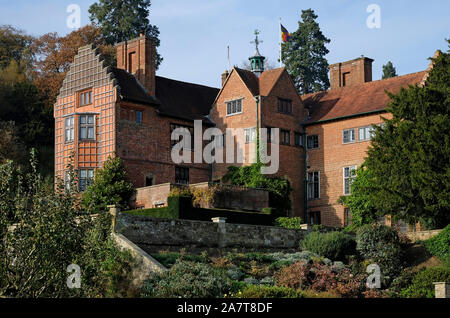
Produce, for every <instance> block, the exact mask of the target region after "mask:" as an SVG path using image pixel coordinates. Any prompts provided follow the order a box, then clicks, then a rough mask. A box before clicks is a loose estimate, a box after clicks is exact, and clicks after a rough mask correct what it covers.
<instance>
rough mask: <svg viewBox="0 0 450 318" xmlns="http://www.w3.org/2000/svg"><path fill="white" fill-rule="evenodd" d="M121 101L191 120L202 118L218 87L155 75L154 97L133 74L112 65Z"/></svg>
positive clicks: (217, 91)
mask: <svg viewBox="0 0 450 318" xmlns="http://www.w3.org/2000/svg"><path fill="white" fill-rule="evenodd" d="M111 71H112V73H113V75H114V78H115V79H116V80H117V83H118V85H119V87H120V96H121V98H122V99H124V100H128V101H131V102H136V103H143V104H150V105H155V106H157V107H158V111H159V113H160V114H161V115H166V116H173V117H176V118H181V119H187V120H194V119H205V118H204V117H205V116H206V115H208V114H209V111H210V109H211V105H212V104H213V102H214V99H215V98H216V95H217V94H218V93H219V89H217V88H213V87H207V86H202V85H197V84H192V83H185V82H180V81H176V80H172V79H168V78H164V77H161V76H156V77H155V81H156V89H155V90H156V97H154V96H150V95H149V94H147V92H146V91H145V88H144V87H143V86H142V85H141V84H140V83H139V81H138V80H137V79H136V77H135V76H134V75H132V74H130V73H128V72H127V71H125V70H122V69H118V68H112V69H111Z"/></svg>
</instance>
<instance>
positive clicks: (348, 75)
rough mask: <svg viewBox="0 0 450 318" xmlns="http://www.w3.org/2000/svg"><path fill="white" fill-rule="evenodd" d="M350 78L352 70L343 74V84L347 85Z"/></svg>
mask: <svg viewBox="0 0 450 318" xmlns="http://www.w3.org/2000/svg"><path fill="white" fill-rule="evenodd" d="M349 78H350V72H346V73H343V74H342V86H347V83H348V80H349Z"/></svg>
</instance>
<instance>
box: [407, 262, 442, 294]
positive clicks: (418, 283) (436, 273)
mask: <svg viewBox="0 0 450 318" xmlns="http://www.w3.org/2000/svg"><path fill="white" fill-rule="evenodd" d="M445 281H446V282H448V281H450V268H448V267H441V268H439V267H432V268H423V269H421V270H420V271H419V272H417V274H416V275H415V276H414V278H413V279H412V283H411V285H410V286H409V287H408V288H405V289H403V290H402V291H401V292H400V296H401V297H412V298H433V297H434V285H433V283H434V282H445Z"/></svg>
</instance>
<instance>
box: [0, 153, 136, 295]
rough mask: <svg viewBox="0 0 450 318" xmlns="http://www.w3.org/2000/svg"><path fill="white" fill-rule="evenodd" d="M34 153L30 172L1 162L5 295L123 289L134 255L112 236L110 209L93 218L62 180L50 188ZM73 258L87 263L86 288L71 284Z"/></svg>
mask: <svg viewBox="0 0 450 318" xmlns="http://www.w3.org/2000/svg"><path fill="white" fill-rule="evenodd" d="M31 158H32V159H31V168H30V169H29V170H30V172H28V173H27V174H25V175H23V173H22V172H21V171H19V170H18V169H16V168H14V166H13V164H12V162H7V163H6V164H4V165H0V296H7V297H80V296H82V297H101V296H107V295H115V294H116V293H119V294H122V292H121V291H119V289H120V286H125V285H128V283H129V281H128V282H127V279H128V278H127V275H128V273H129V269H130V268H131V266H132V260H131V258H130V256H129V255H125V254H122V252H120V251H118V250H117V249H116V248H115V246H114V244H113V243H112V241H111V239H110V238H109V231H110V226H111V224H110V220H109V215H106V214H104V215H100V216H98V217H97V218H92V217H91V216H90V215H89V214H88V213H87V212H85V211H84V210H83V209H80V208H79V206H78V204H77V196H76V193H75V192H72V191H65V190H64V185H63V184H62V182H58V184H57V189H56V191H55V190H54V189H53V187H50V188H49V187H48V186H47V184H46V183H45V182H44V180H43V179H42V177H41V176H40V175H39V174H38V173H37V172H36V166H37V163H36V160H35V153H34V152H32V155H31ZM71 188H72V189H74V188H75V187H71ZM70 264H77V265H79V266H80V268H81V275H82V284H81V288H80V289H68V288H67V286H66V280H67V277H68V273H67V272H66V268H67V266H69V265H70ZM126 290H128V288H126Z"/></svg>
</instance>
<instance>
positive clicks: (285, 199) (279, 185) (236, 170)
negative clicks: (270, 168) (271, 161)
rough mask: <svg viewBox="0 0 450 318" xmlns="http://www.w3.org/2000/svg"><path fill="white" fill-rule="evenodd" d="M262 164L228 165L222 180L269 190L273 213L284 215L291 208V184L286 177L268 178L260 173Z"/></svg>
mask: <svg viewBox="0 0 450 318" xmlns="http://www.w3.org/2000/svg"><path fill="white" fill-rule="evenodd" d="M262 165H263V164H262V163H260V162H258V163H254V164H252V165H248V166H240V167H235V166H230V167H228V170H227V173H226V174H225V175H224V176H223V178H222V180H223V181H224V182H230V183H231V184H233V185H239V186H245V187H250V188H259V189H265V190H267V191H269V194H270V204H271V206H272V207H273V208H275V209H276V211H275V213H276V214H278V215H280V216H285V215H287V214H288V211H290V210H291V199H290V194H291V191H292V188H291V184H290V182H289V180H287V179H284V178H277V177H273V178H269V177H267V176H266V175H264V174H262V173H261V167H262Z"/></svg>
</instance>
